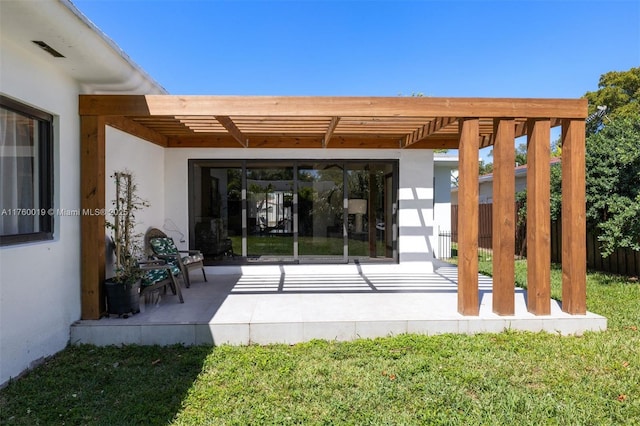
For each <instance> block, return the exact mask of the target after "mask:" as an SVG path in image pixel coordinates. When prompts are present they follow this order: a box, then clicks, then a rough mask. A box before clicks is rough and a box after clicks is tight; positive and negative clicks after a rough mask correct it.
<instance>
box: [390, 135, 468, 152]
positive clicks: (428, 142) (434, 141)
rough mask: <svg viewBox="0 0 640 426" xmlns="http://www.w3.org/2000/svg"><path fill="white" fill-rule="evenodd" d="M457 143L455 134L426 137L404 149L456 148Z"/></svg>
mask: <svg viewBox="0 0 640 426" xmlns="http://www.w3.org/2000/svg"><path fill="white" fill-rule="evenodd" d="M402 142H404V141H402ZM459 145H460V143H459V142H458V137H457V136H456V137H455V138H427V139H423V140H421V141H420V142H416V143H414V144H412V145H409V146H407V147H406V149H458V146H459Z"/></svg>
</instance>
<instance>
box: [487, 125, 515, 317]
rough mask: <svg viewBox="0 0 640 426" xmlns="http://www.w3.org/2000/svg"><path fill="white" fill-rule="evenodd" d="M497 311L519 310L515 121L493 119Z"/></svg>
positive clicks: (504, 312) (494, 279)
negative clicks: (517, 296) (516, 271)
mask: <svg viewBox="0 0 640 426" xmlns="http://www.w3.org/2000/svg"><path fill="white" fill-rule="evenodd" d="M493 129H494V134H495V144H494V147H493V164H494V167H493V215H492V216H493V217H492V221H493V244H492V247H493V312H495V313H496V314H498V315H513V314H514V313H515V305H514V298H515V271H514V269H515V264H514V261H515V252H516V241H515V237H516V230H515V202H516V200H515V185H516V182H515V170H514V167H515V147H514V141H515V121H514V120H513V119H495V120H494V122H493Z"/></svg>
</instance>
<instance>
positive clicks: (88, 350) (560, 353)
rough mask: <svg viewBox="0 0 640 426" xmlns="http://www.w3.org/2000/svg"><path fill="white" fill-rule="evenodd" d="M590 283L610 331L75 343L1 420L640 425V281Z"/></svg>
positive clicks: (605, 278)
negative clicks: (258, 342) (187, 344)
mask: <svg viewBox="0 0 640 426" xmlns="http://www.w3.org/2000/svg"><path fill="white" fill-rule="evenodd" d="M488 267H490V264H489V263H488V262H481V269H483V270H485V271H486V268H488ZM516 270H517V273H516V275H517V280H518V282H519V283H521V284H524V281H523V280H524V279H525V278H526V265H525V264H524V263H522V262H517V267H516ZM560 275H561V272H560V271H559V270H557V269H554V270H553V271H552V279H553V294H554V296H555V297H559V295H560V289H559V280H560ZM587 291H588V293H587V294H588V300H587V304H588V308H589V310H590V311H594V312H597V313H599V314H602V315H605V316H607V317H608V318H609V330H608V331H606V332H602V333H586V334H585V335H584V336H581V337H560V336H557V335H553V334H546V333H525V332H505V333H502V334H481V335H476V336H463V335H441V336H433V337H424V336H417V335H402V336H398V337H391V338H383V339H375V340H358V341H355V342H348V343H335V342H324V341H313V342H310V343H305V344H299V345H294V346H286V345H273V346H250V347H229V346H222V347H217V348H211V347H191V348H183V347H170V348H159V347H132V346H130V347H124V348H113V347H111V348H96V347H91V346H80V347H69V348H68V349H66V350H64V351H63V352H61V353H60V354H59V355H57V356H55V357H54V358H53V359H51V360H49V361H48V362H46V363H45V364H44V365H43V366H41V367H39V368H37V369H35V370H34V371H32V372H31V373H29V374H27V375H26V376H25V377H23V378H22V379H20V380H18V381H16V382H13V383H11V384H10V385H9V386H8V387H6V388H5V389H4V390H2V391H0V424H3V425H4V424H6V425H13V424H22V425H38V424H43V425H44V424H46V425H49V424H74V425H77V424H104V425H128V424H145V425H146V424H167V423H170V424H177V425H203V424H205V425H206V424H211V425H225V424H234V425H249V424H327V425H330V424H357V425H360V424H447V425H456V424H460V425H468V424H472V425H475V424H482V425H501V424H506V425H527V424H528V425H540V424H564V425H582V424H584V425H609V424H625V425H627V424H640V330H639V327H640V285H639V284H638V282H637V281H635V280H629V279H627V278H623V277H616V276H611V275H605V274H598V273H592V274H589V276H588V287H587Z"/></svg>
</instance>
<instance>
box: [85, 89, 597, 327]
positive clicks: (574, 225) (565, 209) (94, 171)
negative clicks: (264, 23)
mask: <svg viewBox="0 0 640 426" xmlns="http://www.w3.org/2000/svg"><path fill="white" fill-rule="evenodd" d="M79 112H80V121H81V141H80V142H81V204H82V205H81V207H82V209H88V210H90V211H96V209H98V210H99V209H105V126H107V125H108V126H112V127H115V128H117V129H120V130H122V131H124V132H127V133H129V134H132V135H134V136H136V137H139V138H141V139H144V140H147V141H149V142H152V143H155V144H157V145H160V146H162V147H166V148H180V147H191V148H193V147H206V148H221V149H222V148H245V149H251V148H319V149H323V148H324V149H326V148H352V149H353V148H356V149H370V148H376V149H435V148H449V149H458V150H459V161H460V164H459V192H458V194H459V195H458V199H459V202H458V203H459V209H460V211H461V212H464V214H460V215H459V219H458V220H459V225H458V229H459V236H458V256H459V265H458V277H459V283H458V311H459V312H460V313H461V314H463V315H478V313H479V296H478V158H479V152H478V151H479V149H480V148H483V147H486V146H490V145H493V146H494V148H493V157H494V183H493V185H494V207H493V209H494V210H493V211H494V214H493V221H494V222H493V230H494V232H493V239H494V240H493V271H494V274H493V275H494V277H493V311H494V312H495V313H497V314H499V315H513V314H514V257H515V223H514V222H515V221H514V218H515V211H514V209H515V175H514V163H515V148H514V145H515V143H514V140H515V138H516V137H519V136H523V135H527V137H528V142H527V144H528V154H527V155H528V169H529V170H528V177H527V197H528V198H527V205H528V214H527V251H528V257H527V261H528V277H527V282H528V293H527V294H528V300H527V304H528V309H529V311H530V312H532V313H534V314H535V315H548V314H550V300H551V299H550V297H551V292H550V268H551V265H550V213H549V209H550V203H549V191H550V189H549V186H550V170H549V157H550V144H549V141H550V129H551V127H555V126H562V176H563V180H562V271H563V273H562V309H563V311H565V312H567V313H569V314H585V313H586V252H585V162H584V154H585V119H586V117H587V101H586V100H585V99H497V98H496V99H493V98H418V97H393V98H391V97H271V96H268V97H267V96H265V97H253V96H174V95H81V96H80V102H79ZM104 222H105V217H104V216H102V215H82V218H81V225H82V256H81V257H82V258H81V264H82V275H81V279H82V318H83V319H97V318H99V317H100V315H101V314H102V313H103V312H104V302H103V297H102V289H101V287H102V286H101V283H102V281H103V280H104V271H105V250H104Z"/></svg>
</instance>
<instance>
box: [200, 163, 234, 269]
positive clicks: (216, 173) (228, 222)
mask: <svg viewBox="0 0 640 426" xmlns="http://www.w3.org/2000/svg"><path fill="white" fill-rule="evenodd" d="M193 191H194V194H195V195H196V196H195V197H194V198H193V208H192V209H193V228H192V229H193V237H192V238H191V241H192V242H193V243H192V248H194V249H196V250H200V251H201V252H202V253H203V254H204V255H205V257H206V258H209V259H219V260H226V259H228V258H233V256H234V255H235V254H237V253H236V252H239V251H240V247H241V243H242V168H240V167H208V166H206V165H195V166H194V167H193Z"/></svg>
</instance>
